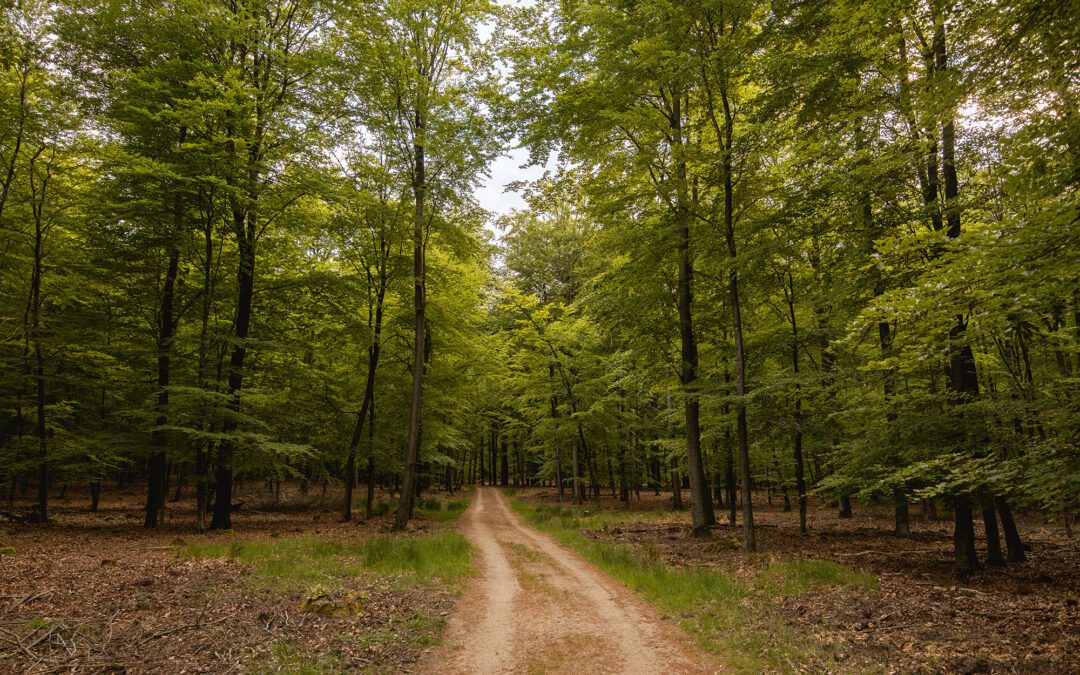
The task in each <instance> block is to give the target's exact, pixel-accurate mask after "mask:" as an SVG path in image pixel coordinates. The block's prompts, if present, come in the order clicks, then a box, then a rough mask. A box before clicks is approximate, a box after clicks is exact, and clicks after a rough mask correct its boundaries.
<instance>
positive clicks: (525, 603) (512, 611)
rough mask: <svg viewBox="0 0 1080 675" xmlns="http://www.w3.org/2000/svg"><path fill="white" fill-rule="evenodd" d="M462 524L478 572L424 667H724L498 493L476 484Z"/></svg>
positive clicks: (633, 670)
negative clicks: (530, 522)
mask: <svg viewBox="0 0 1080 675" xmlns="http://www.w3.org/2000/svg"><path fill="white" fill-rule="evenodd" d="M459 527H460V528H461V529H462V531H463V532H464V533H465V535H466V537H467V538H468V539H469V541H470V543H472V545H473V547H474V550H475V551H476V552H477V562H476V565H477V567H478V572H477V574H475V575H473V576H472V577H471V578H470V580H469V583H468V585H467V587H466V591H465V593H464V595H463V597H462V602H461V604H460V605H459V607H458V610H457V612H456V613H455V614H454V615H453V616H452V618H451V620H450V622H449V624H448V626H447V633H446V640H445V643H444V645H443V646H442V647H440V648H438V649H436V650H434V651H433V652H431V653H430V654H428V656H427V658H426V659H425V661H424V662H423V663H421V670H423V671H424V672H441V673H462V674H466V673H510V672H513V673H541V672H543V673H581V672H585V673H712V672H718V671H719V670H721V666H720V664H719V663H718V662H716V661H714V660H713V659H712V658H711V657H709V656H708V655H707V654H705V653H703V652H702V651H700V650H699V649H698V648H696V647H695V646H693V645H692V644H689V643H688V640H687V636H686V635H685V634H684V633H683V632H682V631H681V630H679V628H678V627H677V626H676V625H675V624H674V623H673V622H670V621H665V620H664V618H663V617H662V616H661V615H660V613H659V612H657V611H656V610H655V609H654V608H652V607H650V606H649V605H647V604H646V603H645V602H644V601H642V599H641V598H640V597H639V596H637V595H636V594H634V593H632V592H631V591H629V590H628V589H627V588H626V587H625V586H623V585H622V584H620V583H619V582H617V581H615V580H614V579H612V578H611V577H609V576H607V575H606V574H603V573H602V572H600V571H598V570H597V569H596V568H595V567H593V566H592V565H590V564H589V563H587V562H585V561H584V560H582V558H581V557H580V556H578V555H576V554H574V553H572V552H571V551H569V550H567V549H566V548H564V547H563V546H560V545H559V544H558V543H556V542H555V541H554V540H553V539H551V538H550V537H548V536H546V535H544V534H541V533H540V532H537V531H536V530H535V529H533V528H532V527H530V526H529V525H527V524H526V523H525V522H524V521H523V520H522V519H521V517H520V516H519V515H518V514H516V513H514V512H513V511H512V510H511V509H510V505H509V503H508V500H507V498H506V497H505V496H504V495H503V494H502V492H500V491H498V490H496V489H494V488H479V490H478V491H477V494H476V498H475V499H474V501H473V504H472V506H471V507H470V508H469V510H468V511H466V512H465V515H464V516H463V517H462V519H461V521H460V525H459Z"/></svg>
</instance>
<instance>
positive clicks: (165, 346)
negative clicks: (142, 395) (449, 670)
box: [143, 197, 183, 528]
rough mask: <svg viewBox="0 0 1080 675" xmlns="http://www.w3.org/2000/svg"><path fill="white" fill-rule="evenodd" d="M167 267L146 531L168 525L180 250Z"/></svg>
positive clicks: (172, 252)
mask: <svg viewBox="0 0 1080 675" xmlns="http://www.w3.org/2000/svg"><path fill="white" fill-rule="evenodd" d="M174 208H175V210H176V215H175V221H176V223H175V224H176V225H179V221H180V219H181V218H182V217H183V216H182V211H181V208H182V207H181V204H180V199H179V197H177V198H176V204H175V207H174ZM168 256H169V259H168V264H167V267H166V271H165V282H164V285H163V287H162V290H161V316H160V317H159V319H158V322H159V324H158V343H157V349H158V358H157V367H158V377H157V389H158V391H157V408H158V414H157V419H156V420H155V426H156V427H157V428H155V429H154V431H153V434H152V435H153V444H154V447H155V451H154V454H153V455H151V456H150V478H149V485H148V486H147V493H146V518H145V520H144V521H143V527H148V528H153V527H160V526H161V525H163V524H164V521H165V491H166V490H165V477H166V473H167V472H166V454H165V450H166V448H167V447H168V443H169V435H168V432H166V431H165V429H164V428H163V427H164V426H165V424H166V423H167V422H168V420H169V417H168V409H169V375H170V363H171V360H172V345H173V325H174V319H173V301H174V296H175V288H176V277H177V275H178V274H179V269H180V250H179V249H178V248H176V247H175V246H172V245H170V247H169V252H168Z"/></svg>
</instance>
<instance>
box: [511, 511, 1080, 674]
mask: <svg viewBox="0 0 1080 675" xmlns="http://www.w3.org/2000/svg"><path fill="white" fill-rule="evenodd" d="M515 496H516V498H517V499H520V500H522V501H524V502H525V503H527V504H532V505H546V506H548V507H554V506H556V504H555V503H554V502H555V495H554V492H553V491H551V490H544V491H540V490H523V491H517V494H516V495H515ZM758 497H760V503H757V502H755V510H754V517H755V521H756V522H757V523H758V524H760V525H762V527H760V528H758V532H757V543H758V548H759V551H760V553H758V554H755V555H752V556H746V555H743V553H742V550H741V545H740V544H739V535H740V533H741V529H739V528H730V527H727V526H720V527H717V528H715V529H714V530H713V532H712V536H711V537H708V538H703V539H695V538H691V537H689V536H688V533H689V523H688V519H689V514H688V513H685V512H684V513H672V512H671V511H670V510H669V509H670V493H666V494H664V495H662V496H661V497H656V496H654V495H653V494H652V493H649V494H645V493H642V494H641V498H640V501H639V500H637V499H636V498H635V499H633V500H632V501H631V506H630V508H626V507H624V506H623V505H622V503H621V502H619V501H617V500H615V499H612V498H611V496H610V493H607V494H606V495H605V497H604V498H603V499H602V510H601V511H599V512H598V511H596V509H595V507H593V506H592V505H591V504H587V505H584V506H582V507H578V508H579V511H578V512H577V515H576V517H574V518H573V519H572V520H570V521H569V522H570V523H571V524H572V527H573V528H574V529H575V530H576V531H578V532H580V534H582V535H584V536H585V537H587V538H588V539H590V540H593V541H597V542H604V543H609V544H615V545H620V546H628V547H630V548H631V549H632V550H634V551H640V552H647V553H648V555H649V556H650V558H655V559H658V560H661V561H663V564H664V565H665V566H666V567H668V568H671V569H675V570H691V569H700V568H705V569H712V570H717V571H720V572H722V573H724V574H725V575H727V576H728V577H729V578H731V579H734V580H744V581H749V580H753V579H760V578H761V577H762V576H763V575H767V574H768V575H779V576H781V577H782V576H783V566H782V565H780V564H778V562H780V563H782V562H783V561H799V560H826V561H834V562H836V563H838V564H839V565H842V566H844V567H846V568H850V569H852V570H854V571H856V572H863V573H866V574H868V575H871V576H872V577H873V578H874V579H875V582H874V583H871V584H862V583H854V584H843V585H834V584H826V585H821V586H817V585H815V586H810V587H808V588H799V589H797V590H796V591H795V592H791V591H792V589H788V590H784V589H783V588H778V589H776V591H775V592H773V593H771V594H769V596H768V597H766V596H764V595H762V594H755V595H754V596H753V601H752V602H750V603H746V604H745V607H743V609H745V610H746V615H745V625H746V626H747V627H748V628H750V629H753V628H754V627H757V628H758V629H760V630H759V633H760V634H761V635H763V636H764V637H765V640H766V641H767V642H768V641H769V640H771V641H772V642H773V644H771V645H770V644H763V645H760V649H763V650H769V649H774V650H778V651H783V650H785V649H788V648H789V645H788V644H780V643H781V642H784V641H787V640H789V639H790V638H791V636H798V639H800V640H803V641H805V642H807V643H809V645H811V646H812V647H813V651H812V653H813V654H816V655H817V656H808V655H807V653H801V654H800V659H801V662H799V663H793V664H791V666H790V667H785V668H784V669H785V670H795V671H801V672H822V671H826V670H828V671H849V670H851V671H862V670H866V669H871V670H877V669H881V670H884V671H885V672H956V673H1011V672H1024V673H1074V672H1077V671H1080V608H1078V604H1080V603H1078V598H1080V542H1078V541H1077V540H1076V539H1069V538H1068V537H1066V536H1065V534H1064V532H1063V531H1062V530H1061V528H1060V527H1059V526H1052V525H1046V524H1044V523H1043V522H1042V521H1041V519H1040V518H1039V517H1038V516H1037V515H1035V514H1031V515H1025V516H1022V517H1021V523H1020V524H1021V528H1022V534H1023V536H1024V537H1025V543H1026V544H1028V545H1029V547H1030V550H1029V551H1028V553H1027V556H1028V560H1027V561H1026V562H1024V563H1021V564H1013V565H1010V566H1008V567H1006V568H1004V569H1000V568H994V569H986V570H983V571H980V572H979V573H977V574H976V575H975V576H974V577H973V578H972V579H971V580H970V581H968V582H966V583H964V584H958V583H957V582H956V581H955V580H954V579H953V576H952V558H951V553H952V538H951V525H952V524H951V521H944V520H929V519H926V518H918V517H917V516H916V514H915V513H913V514H912V536H911V537H910V538H909V539H899V538H897V537H895V536H893V534H892V529H891V526H892V520H891V518H892V514H891V511H888V512H887V511H886V510H885V509H879V508H874V507H867V506H860V507H858V508H857V509H856V511H855V517H854V518H851V519H839V518H837V516H836V511H835V510H834V509H832V508H829V507H824V506H820V505H818V504H817V503H814V505H813V507H812V508H811V509H810V513H809V524H810V528H809V534H808V535H806V536H800V535H799V532H798V515H797V514H796V513H792V512H784V511H783V510H782V506H781V502H780V500H779V499H774V502H775V503H774V504H773V505H769V504H767V503H766V500H765V498H764V497H765V496H764V495H760V496H758ZM567 508H568V509H573V508H574V507H569V506H568V507H567ZM717 515H718V517H719V518H720V519H723V520H724V522H726V518H727V513H726V511H724V512H720V513H718V514H717ZM980 534H981V532H980ZM980 545H982V546H985V541H983V540H980ZM980 555H981V556H983V557H985V550H983V549H980ZM778 570H779V571H778ZM777 617H779V621H780V622H782V625H783V627H784V628H785V629H788V630H784V631H782V633H778V634H776V635H774V636H771V637H770V633H773V632H775V627H774V624H775V622H776V620H777ZM684 618H685V617H684Z"/></svg>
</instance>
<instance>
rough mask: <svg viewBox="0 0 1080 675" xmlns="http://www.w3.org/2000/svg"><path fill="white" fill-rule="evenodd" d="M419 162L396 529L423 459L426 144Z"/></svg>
mask: <svg viewBox="0 0 1080 675" xmlns="http://www.w3.org/2000/svg"><path fill="white" fill-rule="evenodd" d="M423 129H424V121H423V119H422V118H421V117H420V114H419V113H417V115H416V131H415V133H416V134H417V138H418V139H421V138H423V136H422V134H423ZM413 151H414V158H415V161H416V166H415V172H414V176H413V198H414V200H415V202H416V204H415V207H416V210H415V218H414V221H413V309H414V311H415V324H416V325H415V329H416V330H415V332H414V334H413V340H414V343H413V368H412V371H413V372H412V395H411V400H410V403H409V441H408V445H407V446H406V447H405V466H404V480H403V482H402V486H401V498H400V500H399V501H398V509H397V515H396V517H395V518H394V527H393V529H394V530H395V531H401V530H404V529H405V526H406V525H407V524H408V522H409V519H410V518H412V510H413V495H414V494H415V492H416V465H417V462H418V461H419V458H420V412H421V404H422V399H423V395H424V353H425V352H424V346H425V345H424V342H425V340H424V337H425V336H426V335H427V332H426V328H425V323H424V319H425V314H424V302H425V299H426V298H425V273H426V265H425V260H424V249H425V246H424V230H425V226H426V220H425V218H426V216H425V212H424V198H425V196H426V193H427V182H426V178H425V175H424V169H425V167H424V146H423V145H422V143H421V142H417V143H416V144H415V145H414V148H413Z"/></svg>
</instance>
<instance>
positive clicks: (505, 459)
mask: <svg viewBox="0 0 1080 675" xmlns="http://www.w3.org/2000/svg"><path fill="white" fill-rule="evenodd" d="M509 484H510V448H509V443H508V441H507V439H506V436H505V434H504V435H503V437H502V444H501V446H500V456H499V485H501V486H503V487H506V486H508V485H509Z"/></svg>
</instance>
